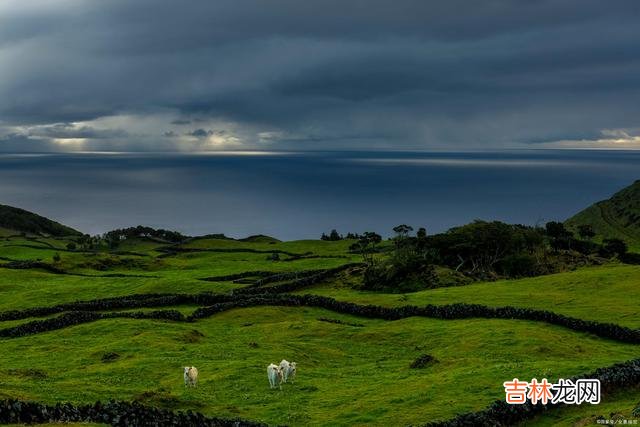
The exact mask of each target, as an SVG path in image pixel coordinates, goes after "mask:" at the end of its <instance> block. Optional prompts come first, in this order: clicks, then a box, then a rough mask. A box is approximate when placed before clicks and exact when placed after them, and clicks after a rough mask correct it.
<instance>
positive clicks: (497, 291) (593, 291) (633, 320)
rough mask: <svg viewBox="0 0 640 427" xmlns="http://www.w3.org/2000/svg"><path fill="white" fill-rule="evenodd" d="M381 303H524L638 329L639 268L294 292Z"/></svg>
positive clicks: (323, 286) (611, 267)
mask: <svg viewBox="0 0 640 427" xmlns="http://www.w3.org/2000/svg"><path fill="white" fill-rule="evenodd" d="M298 293H313V294H317V295H325V296H331V297H333V298H336V299H339V300H343V301H351V302H357V303H361V304H376V305H385V306H398V305H407V304H412V305H425V304H451V303H456V302H464V303H469V304H484V305H488V306H493V307H498V306H515V307H529V308H535V309H540V310H551V311H554V312H557V313H561V314H565V315H567V316H573V317H578V318H580V319H587V320H597V321H600V322H610V323H618V324H620V325H624V326H628V327H631V328H640V305H639V304H638V301H640V266H635V265H633V266H631V265H620V264H611V265H606V266H598V267H586V268H581V269H579V270H577V271H572V272H568V273H559V274H552V275H547V276H540V277H535V278H528V279H520V280H499V281H496V282H484V283H475V284H471V285H466V286H457V287H449V288H438V289H431V290H426V291H420V292H415V293H409V294H402V295H398V294H384V293H378V292H365V291H359V290H355V289H353V288H351V287H348V286H345V285H343V284H342V283H341V282H340V281H336V282H333V283H325V284H321V285H317V286H314V287H312V288H307V289H304V290H300V291H298Z"/></svg>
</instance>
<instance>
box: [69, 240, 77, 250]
mask: <svg viewBox="0 0 640 427" xmlns="http://www.w3.org/2000/svg"><path fill="white" fill-rule="evenodd" d="M67 249H69V250H70V251H75V250H76V244H75V243H73V242H69V243H67Z"/></svg>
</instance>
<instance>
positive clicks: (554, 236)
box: [545, 221, 573, 251]
mask: <svg viewBox="0 0 640 427" xmlns="http://www.w3.org/2000/svg"><path fill="white" fill-rule="evenodd" d="M545 230H546V233H547V236H549V238H550V239H551V241H550V244H551V247H552V248H553V249H555V250H556V251H557V250H559V249H571V239H572V238H573V234H572V233H571V232H570V231H569V230H567V229H566V228H565V227H564V224H563V223H561V222H557V221H549V222H548V223H547V224H546V225H545Z"/></svg>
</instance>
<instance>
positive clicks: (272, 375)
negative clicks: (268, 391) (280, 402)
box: [267, 363, 282, 390]
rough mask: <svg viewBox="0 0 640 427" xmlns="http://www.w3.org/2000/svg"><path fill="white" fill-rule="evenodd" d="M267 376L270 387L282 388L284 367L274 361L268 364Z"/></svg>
mask: <svg viewBox="0 0 640 427" xmlns="http://www.w3.org/2000/svg"><path fill="white" fill-rule="evenodd" d="M267 377H268V378H269V387H271V388H272V389H273V388H276V387H280V390H282V369H280V367H279V366H278V365H274V364H273V363H272V364H270V365H269V366H267Z"/></svg>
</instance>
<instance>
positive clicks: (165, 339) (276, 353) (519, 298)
mask: <svg viewBox="0 0 640 427" xmlns="http://www.w3.org/2000/svg"><path fill="white" fill-rule="evenodd" d="M20 239H22V238H20V237H12V238H9V239H0V256H7V257H11V258H20V259H36V258H41V259H43V260H45V261H47V262H50V260H51V257H52V255H53V253H55V250H52V249H50V248H49V247H47V246H46V245H45V244H49V245H52V246H54V247H56V248H64V245H65V244H66V242H65V241H60V240H55V239H40V240H42V242H41V244H40V246H41V248H40V249H34V248H25V247H22V246H13V245H15V244H29V245H33V242H25V241H21V240H20ZM349 243H350V242H319V241H299V242H283V243H276V244H269V243H268V242H258V243H248V242H234V241H230V240H219V239H205V240H195V241H193V242H191V243H189V244H188V245H186V246H187V247H192V248H199V249H224V248H250V249H257V250H266V251H271V250H275V249H277V250H284V251H289V252H295V253H304V252H309V251H311V252H313V253H314V254H316V255H323V256H332V255H338V256H342V257H346V258H310V259H301V260H297V261H291V262H283V261H280V262H272V261H267V259H266V257H267V254H255V253H246V252H236V253H225V252H198V253H182V254H178V255H175V256H169V257H163V258H157V256H158V255H159V254H160V252H158V251H157V249H158V247H160V246H162V245H161V244H157V243H153V242H149V241H132V242H127V243H126V244H125V245H123V246H122V247H121V248H119V250H129V251H135V252H139V253H141V254H144V255H145V256H143V257H140V256H129V255H125V256H115V255H106V254H98V255H93V254H85V253H78V252H64V251H61V252H60V254H61V256H62V261H61V262H60V264H59V266H60V267H61V268H63V269H65V270H68V271H72V272H82V273H91V274H105V273H114V272H119V273H127V274H142V275H149V276H151V275H154V276H158V277H148V278H137V277H136V278H131V277H128V278H104V277H102V278H93V277H91V278H88V277H82V276H70V275H53V274H50V273H46V272H41V271H34V270H7V269H0V311H4V310H8V309H13V308H24V307H32V306H37V305H51V304H55V303H59V302H68V301H73V300H77V299H92V298H96V297H107V296H114V295H127V294H131V293H148V292H200V291H205V290H208V291H213V292H226V291H228V290H229V289H232V288H234V287H238V286H241V285H237V284H232V283H230V282H222V283H218V282H203V281H200V280H197V279H198V278H201V277H207V276H213V275H222V274H230V273H238V272H242V271H247V270H272V271H295V270H302V269H315V268H327V267H333V266H336V265H340V264H342V263H346V262H350V261H357V260H358V258H357V257H354V256H352V255H349V254H348V253H347V252H346V250H347V248H348V245H349ZM102 258H114V259H117V260H136V262H137V263H136V264H133V265H128V264H123V265H116V266H113V267H110V268H109V269H108V270H106V271H97V270H93V269H92V268H91V266H92V265H94V263H95V260H96V259H102ZM284 258H286V256H284ZM639 281H640V267H634V266H621V265H608V266H602V267H595V268H586V269H581V270H579V271H576V272H571V273H563V274H558V275H552V276H546V277H539V278H534V279H524V280H519V281H499V282H494V283H479V284H474V285H469V286H463V287H457V288H445V289H435V290H430V291H424V292H419V293H415V294H408V295H407V296H402V295H385V294H375V293H363V292H358V291H354V290H351V289H347V288H345V287H344V285H342V284H341V283H340V281H336V282H333V283H329V284H324V285H321V286H317V287H315V288H311V289H306V290H304V291H302V292H304V293H318V294H324V295H329V296H332V297H335V298H339V299H343V300H349V301H354V302H363V303H375V304H383V305H405V304H427V303H433V304H448V303H454V302H470V303H482V304H487V305H494V306H499V305H514V306H526V307H535V308H541V309H550V310H553V311H557V312H559V313H564V314H568V315H571V316H575V317H580V318H584V319H593V320H599V321H608V322H615V323H619V324H623V325H627V326H631V327H640V321H639V320H638V319H639V318H640V316H638V314H639V309H638V304H637V301H638V297H640V286H639V285H638V284H639ZM178 308H179V309H180V311H182V312H184V313H188V312H190V311H191V310H193V309H194V307H178ZM319 317H330V318H334V319H343V320H346V321H348V322H350V323H358V324H362V325H364V326H363V327H354V326H348V325H338V324H331V323H326V322H320V321H318V320H317V319H318V318H319ZM20 323H21V321H14V322H0V327H8V326H15V325H17V324H20ZM248 324H251V325H248ZM159 325H162V327H159ZM193 329H196V330H198V331H200V332H202V333H203V334H204V337H203V338H201V339H198V338H197V337H196V338H195V339H194V340H195V341H196V342H193V343H189V342H187V341H189V340H191V339H193V334H192V333H191V332H190V331H192V330H193ZM185 337H187V339H186V340H185ZM265 337H269V338H268V339H267V338H265ZM250 342H256V343H258V347H257V348H252V347H249V343H250ZM638 350H639V349H638V347H637V346H630V345H621V344H617V343H614V342H612V341H608V340H602V339H597V338H594V337H590V336H587V335H585V334H578V333H575V332H571V331H568V330H565V329H563V328H557V327H553V326H548V325H544V324H540V323H535V322H524V321H507V320H482V319H473V320H458V321H439V320H433V319H421V318H413V319H405V320H401V321H396V322H384V321H380V320H368V319H361V318H354V317H350V316H343V315H338V314H335V313H331V312H328V311H324V310H318V309H307V308H277V307H259V308H249V309H239V310H233V311H231V312H227V313H222V314H219V315H217V316H214V317H213V318H211V319H207V320H202V321H200V322H197V323H194V324H174V323H162V322H157V321H133V320H124V319H118V320H109V321H100V322H96V323H92V324H86V325H80V326H76V327H73V328H67V329H64V330H60V331H54V332H49V333H45V334H41V335H36V336H31V337H25V338H20V339H13V340H3V341H2V346H1V347H0V366H1V367H2V368H0V384H2V388H0V397H2V396H3V395H4V396H13V397H23V398H33V399H41V400H46V401H49V402H54V401H59V400H73V401H93V400H97V399H101V400H104V399H106V398H109V397H116V398H122V399H131V398H134V397H138V398H140V399H142V400H143V401H145V402H146V403H148V404H152V405H155V404H157V405H162V406H166V407H172V408H184V409H186V408H190V409H195V410H201V411H203V412H205V413H209V414H213V415H229V416H243V417H247V418H254V419H261V420H264V421H268V422H270V423H282V424H290V425H305V424H309V423H311V424H324V425H340V424H342V425H347V424H354V423H355V424H360V425H398V424H407V423H421V422H425V421H429V420H431V419H433V418H443V417H449V416H452V415H454V414H455V413H458V412H460V411H466V410H475V409H480V408H483V407H484V406H486V405H487V404H488V403H489V402H490V401H491V400H493V399H496V398H501V397H502V393H501V392H502V390H501V386H500V384H501V382H502V381H504V380H505V378H506V379H509V378H508V377H511V378H512V377H513V376H518V377H521V378H527V377H529V378H530V377H531V376H533V375H538V376H543V375H546V376H547V377H548V378H550V379H551V378H556V376H560V375H562V376H567V375H574V374H578V373H581V372H585V371H589V370H591V369H593V368H595V367H598V366H603V365H608V364H611V363H613V362H617V361H623V360H627V359H631V358H633V357H638V354H639V351H638ZM107 351H115V352H118V353H119V354H121V355H122V357H121V359H120V360H118V361H116V362H113V363H108V364H105V363H102V362H101V360H100V357H101V356H102V354H104V353H105V352H107ZM421 353H429V354H432V355H434V356H436V358H437V359H439V360H440V363H438V364H436V365H434V366H432V367H429V368H426V369H424V370H410V369H408V365H409V364H410V363H411V361H412V360H414V359H415V358H416V357H417V356H418V355H419V354H421ZM281 358H289V360H292V359H293V360H297V361H299V362H300V377H299V380H298V382H297V384H295V385H291V386H289V385H287V386H286V387H285V389H284V391H283V392H282V393H280V392H271V391H270V390H268V387H267V381H266V378H265V377H266V375H265V373H264V372H263V371H264V368H265V366H266V364H267V363H269V362H272V361H273V362H277V361H278V360H280V359H281ZM187 364H193V365H196V366H198V367H199V368H200V370H201V372H202V374H201V375H202V383H201V387H200V388H199V389H197V390H184V388H183V386H182V383H181V370H180V367H181V366H182V365H187ZM29 369H32V370H35V371H29ZM327 372H329V375H327ZM43 375H44V376H43ZM471 384H474V386H473V387H471V386H470V385H471ZM381 391H382V392H381ZM145 393H146V394H145ZM460 393H463V394H462V396H459V394H460ZM638 394H639V393H638V392H633V391H629V392H624V393H621V394H619V395H618V396H616V397H615V399H612V402H605V404H603V405H607V406H602V409H603V410H604V408H607V411H609V410H610V411H614V410H615V411H622V412H624V411H627V412H629V411H630V408H629V402H631V401H633V400H634V398H635V397H638ZM598 408H600V407H598ZM590 410H593V408H577V409H571V410H563V411H554V412H553V413H550V414H549V415H548V416H545V417H542V418H539V419H537V420H535V421H534V423H535V424H541V425H549V424H553V422H554V421H558V420H562V421H563V422H564V421H568V420H574V419H578V418H579V419H582V418H585V417H588V416H590V414H591V412H589V411H590Z"/></svg>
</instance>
